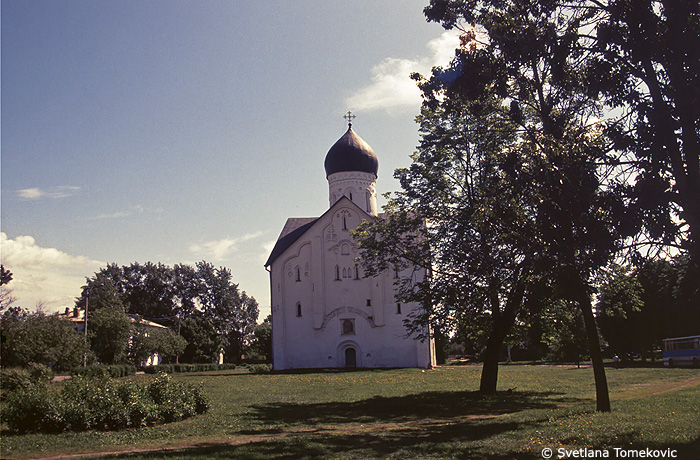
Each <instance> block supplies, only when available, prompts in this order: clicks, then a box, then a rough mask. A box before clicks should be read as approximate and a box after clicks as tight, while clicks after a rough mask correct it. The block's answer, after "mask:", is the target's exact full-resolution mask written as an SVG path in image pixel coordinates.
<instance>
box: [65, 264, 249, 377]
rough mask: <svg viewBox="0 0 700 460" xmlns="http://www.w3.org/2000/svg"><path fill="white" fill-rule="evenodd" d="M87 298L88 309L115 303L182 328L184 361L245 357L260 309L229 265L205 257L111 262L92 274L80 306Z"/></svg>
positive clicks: (116, 306)
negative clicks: (167, 262)
mask: <svg viewBox="0 0 700 460" xmlns="http://www.w3.org/2000/svg"><path fill="white" fill-rule="evenodd" d="M86 302H87V305H88V313H89V312H90V311H99V310H100V309H102V308H111V309H113V310H118V311H123V312H125V313H129V314H137V315H139V316H141V317H142V318H144V319H146V320H148V321H153V322H156V323H158V324H162V325H164V326H168V327H169V328H170V329H172V330H173V331H177V332H178V335H180V336H181V337H182V338H183V339H185V340H186V341H187V345H186V346H185V349H184V350H183V352H182V353H181V355H180V361H182V362H190V363H207V362H214V361H216V360H217V359H218V356H219V352H220V351H222V350H223V353H224V359H225V360H226V361H227V362H238V361H240V359H241V355H242V354H243V352H244V350H245V348H246V347H247V346H248V345H250V344H251V340H252V335H253V332H254V329H255V325H256V323H257V319H258V314H259V309H258V303H257V301H256V300H255V298H253V297H250V296H248V295H247V294H246V293H245V291H240V290H239V288H238V284H236V283H234V282H233V280H232V276H231V271H230V270H229V269H227V268H225V267H219V268H217V267H215V266H214V265H213V264H211V263H208V262H204V261H202V262H198V263H197V264H195V265H194V266H192V265H186V264H177V265H175V266H173V267H169V266H167V265H163V264H161V263H158V264H154V263H151V262H148V263H146V264H139V263H132V264H131V265H124V266H121V267H120V266H118V265H117V264H111V265H108V266H107V267H105V268H103V269H101V270H100V271H99V272H97V273H96V274H95V276H93V277H92V278H90V279H88V282H87V285H86V286H85V287H84V288H83V291H82V294H81V296H80V297H79V298H78V299H77V301H76V307H78V308H80V309H83V308H85V305H86ZM88 330H89V326H88Z"/></svg>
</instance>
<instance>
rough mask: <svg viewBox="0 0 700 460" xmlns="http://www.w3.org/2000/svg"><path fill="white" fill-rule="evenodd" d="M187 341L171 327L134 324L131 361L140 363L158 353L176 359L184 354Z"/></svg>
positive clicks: (130, 353) (162, 357)
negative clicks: (163, 327)
mask: <svg viewBox="0 0 700 460" xmlns="http://www.w3.org/2000/svg"><path fill="white" fill-rule="evenodd" d="M186 346H187V341H186V340H185V339H184V338H182V337H181V336H179V335H177V333H175V332H173V331H172V330H170V329H160V328H153V327H147V326H143V325H141V324H139V323H138V322H137V323H136V324H134V325H133V326H132V328H131V337H130V346H129V361H130V362H132V363H134V364H140V363H142V362H144V361H146V360H147V359H148V358H149V357H150V356H153V355H154V354H156V353H157V354H158V355H159V357H160V358H161V359H162V360H164V361H168V360H174V359H175V357H177V356H179V355H180V354H182V352H183V351H184V350H185V347H186Z"/></svg>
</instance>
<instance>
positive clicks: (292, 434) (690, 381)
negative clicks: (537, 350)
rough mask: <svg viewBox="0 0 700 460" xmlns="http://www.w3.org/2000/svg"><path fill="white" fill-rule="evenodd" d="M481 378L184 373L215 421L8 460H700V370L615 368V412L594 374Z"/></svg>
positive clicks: (59, 442)
mask: <svg viewBox="0 0 700 460" xmlns="http://www.w3.org/2000/svg"><path fill="white" fill-rule="evenodd" d="M480 373H481V368H480V367H479V366H460V367H441V368H437V369H435V370H430V371H422V370H419V369H397V370H363V371H357V372H318V373H298V374H270V375H251V374H247V373H245V372H244V371H227V372H212V373H203V374H181V375H175V376H174V378H176V379H179V380H182V381H187V382H191V383H199V382H201V383H202V384H203V385H204V388H205V390H206V391H207V393H208V394H209V395H210V397H211V398H212V409H211V410H210V412H209V413H207V414H205V415H203V416H198V417H194V418H191V419H188V420H185V421H182V422H178V423H172V424H167V425H159V426H155V427H149V428H142V429H133V430H126V431H120V432H87V433H63V434H58V435H43V434H26V435H13V434H9V433H7V432H3V433H2V441H1V442H2V444H1V446H2V458H8V459H10V458H17V459H19V458H47V457H57V456H60V455H65V454H79V453H98V452H112V453H116V454H112V455H110V457H109V458H117V459H168V460H171V459H180V458H188V459H190V458H194V459H239V458H240V459H297V458H308V459H323V458H341V459H365V458H395V459H404V458H424V459H429V458H431V459H432V458H465V459H471V458H473V459H482V458H490V459H512V458H515V459H521V458H522V459H526V458H527V459H529V458H542V456H541V452H542V449H543V448H546V447H548V448H551V449H554V451H555V455H554V458H556V450H557V449H558V448H559V447H566V448H568V449H578V448H588V449H613V448H615V447H618V448H624V449H641V448H646V447H650V448H657V449H667V448H671V449H678V458H689V459H690V458H693V459H694V458H700V371H699V370H696V369H664V368H630V369H608V370H607V377H608V382H609V388H610V395H611V399H612V401H613V411H612V413H606V414H601V413H597V412H596V411H595V401H594V398H595V393H594V385H593V372H592V370H591V369H590V368H581V369H577V368H576V367H575V366H526V365H504V366H501V369H500V373H499V390H502V391H501V392H499V395H498V396H496V397H489V398H484V397H481V396H480V395H479V394H478V393H477V390H478V387H479V378H480ZM134 378H135V379H143V378H148V377H146V376H137V377H134ZM508 389H510V390H511V391H507V390H508ZM127 451H131V452H128V453H126V452H127ZM117 452H119V453H117ZM610 453H611V455H612V454H613V452H612V450H611V452H610Z"/></svg>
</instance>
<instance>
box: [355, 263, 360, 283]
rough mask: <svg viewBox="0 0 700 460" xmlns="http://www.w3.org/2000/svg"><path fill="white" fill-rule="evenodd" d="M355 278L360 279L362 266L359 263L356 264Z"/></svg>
mask: <svg viewBox="0 0 700 460" xmlns="http://www.w3.org/2000/svg"><path fill="white" fill-rule="evenodd" d="M355 279H356V280H359V279H360V267H358V266H357V264H356V265H355Z"/></svg>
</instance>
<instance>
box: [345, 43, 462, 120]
mask: <svg viewBox="0 0 700 460" xmlns="http://www.w3.org/2000/svg"><path fill="white" fill-rule="evenodd" d="M426 47H427V48H428V49H429V51H430V53H429V54H428V55H426V56H421V57H417V58H415V59H405V58H394V57H390V58H386V59H384V60H383V61H382V62H381V63H379V64H378V65H376V66H374V67H373V68H372V83H370V84H369V85H367V86H365V87H363V88H360V89H359V90H357V91H356V92H355V93H354V94H353V95H351V96H350V97H348V98H347V99H345V104H346V106H347V107H349V108H350V109H352V110H365V111H373V110H382V109H383V110H387V111H391V110H395V109H411V110H417V108H418V107H419V106H420V103H421V96H420V91H419V90H418V87H417V86H416V82H415V81H413V80H411V78H410V75H411V73H413V72H419V73H421V74H423V75H425V74H428V73H429V72H430V69H432V68H433V67H435V66H446V65H447V64H449V62H450V60H451V59H452V58H453V57H454V51H455V49H456V48H458V47H459V34H458V32H456V31H445V32H443V33H442V35H440V36H439V37H438V38H435V39H433V40H431V41H430V42H428V44H427V46H426Z"/></svg>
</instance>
